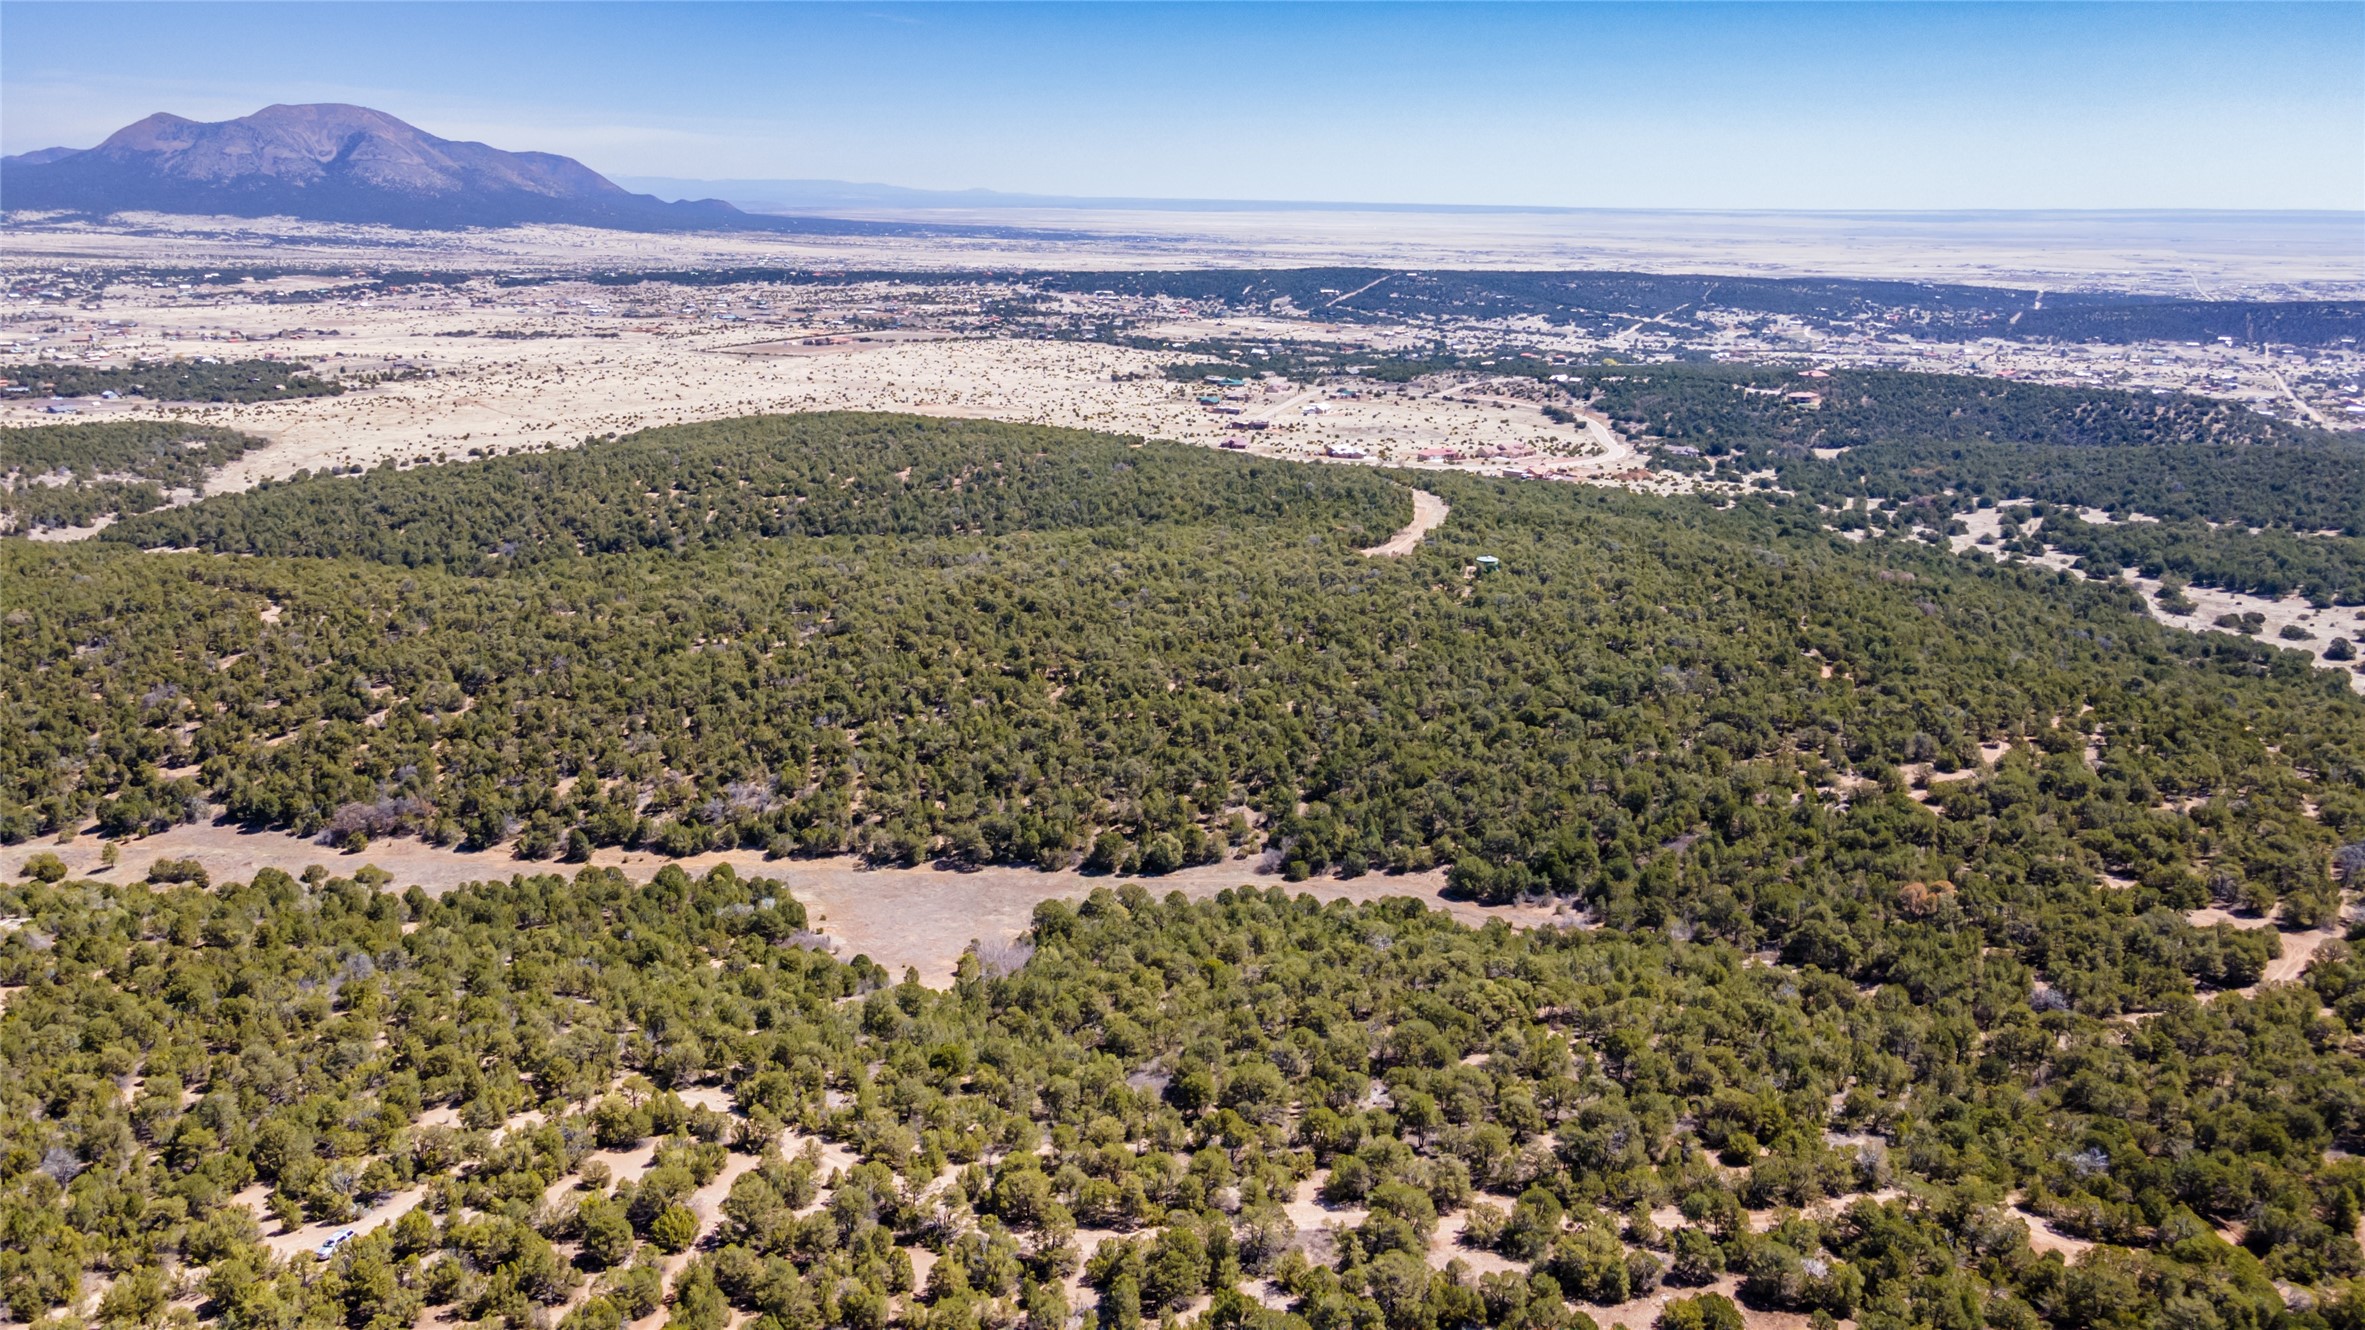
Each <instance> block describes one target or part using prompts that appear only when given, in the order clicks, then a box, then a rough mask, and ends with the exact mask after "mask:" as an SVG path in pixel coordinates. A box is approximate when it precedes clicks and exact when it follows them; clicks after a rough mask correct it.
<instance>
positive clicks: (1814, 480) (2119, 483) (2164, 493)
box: [1732, 440, 2365, 536]
mask: <svg viewBox="0 0 2365 1330" xmlns="http://www.w3.org/2000/svg"><path fill="white" fill-rule="evenodd" d="M1732 465H1733V467H1734V469H1736V470H1762V469H1771V470H1772V471H1774V473H1775V477H1776V479H1775V483H1776V484H1778V485H1779V486H1781V487H1782V488H1783V489H1786V490H1791V491H1793V492H1795V493H1798V494H1801V495H1807V496H1811V497H1813V498H1816V499H1817V500H1819V501H1822V502H1826V503H1831V504H1835V505H1836V504H1840V503H1844V502H1846V501H1847V500H1849V499H1851V498H1863V497H1871V498H1878V499H1884V500H1889V501H1893V502H1897V503H1920V504H1928V505H1933V506H1935V507H1936V508H1937V509H1938V510H1939V511H1941V512H1944V511H1959V510H1961V509H1962V508H1964V507H1967V506H1969V505H1971V504H1972V503H1975V502H1976V501H1977V500H1979V499H1991V500H1997V499H2034V500H2038V501H2040V502H2044V503H2056V504H2071V505H2074V506H2077V507H2080V508H2099V509H2101V510H2102V511H2104V512H2106V513H2111V514H2115V515H2118V516H2121V517H2127V516H2135V515H2142V516H2145V517H2156V518H2159V519H2160V520H2162V521H2165V522H2177V521H2194V520H2199V521H2206V522H2222V523H2230V524H2232V525H2234V526H2240V527H2281V528H2285V529H2288V530H2298V531H2325V530H2331V531H2340V532H2344V533H2346V534H2348V535H2350V536H2358V535H2365V485H2360V484H2359V483H2358V481H2359V477H2360V476H2365V446H2359V445H2357V444H2354V443H2344V442H2338V441H2329V440H2328V441H2326V442H2324V443H2321V444H2315V445H2293V446H2286V447H2274V448H2244V447H2233V448H2227V447H2219V446H2217V445H2215V444H2166V445H2148V444H2135V445H2129V446H2122V447H2115V448H2090V447H2082V446H2079V445H2076V444H2067V445H2060V444H2044V443H2014V444H2011V445H2006V446H1994V445H1983V444H1953V443H1914V442H1883V443H1870V444H1860V445H1858V446H1856V447H1853V448H1850V449H1849V450H1848V451H1847V452H1846V453H1844V454H1842V455H1841V456H1839V457H1834V458H1829V459H1825V458H1818V457H1815V456H1812V455H1810V454H1808V453H1807V452H1805V450H1803V449H1797V448H1789V447H1762V446H1748V447H1745V448H1743V449H1741V450H1740V451H1739V452H1738V453H1736V454H1735V455H1734V457H1733V460H1732Z"/></svg>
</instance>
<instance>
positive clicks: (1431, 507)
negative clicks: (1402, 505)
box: [1363, 490, 1453, 559]
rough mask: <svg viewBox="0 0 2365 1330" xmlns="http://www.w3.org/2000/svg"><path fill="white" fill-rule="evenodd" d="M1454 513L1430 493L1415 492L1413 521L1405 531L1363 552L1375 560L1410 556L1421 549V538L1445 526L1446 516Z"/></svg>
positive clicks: (1441, 500)
mask: <svg viewBox="0 0 2365 1330" xmlns="http://www.w3.org/2000/svg"><path fill="white" fill-rule="evenodd" d="M1452 511H1453V507H1452V505H1450V504H1448V503H1446V501H1445V500H1443V499H1440V498H1438V497H1437V496H1436V495H1434V494H1431V493H1430V492H1429V491H1427V490H1414V491H1413V492H1412V521H1411V522H1409V523H1407V524H1406V525H1405V527H1404V529H1403V530H1401V531H1399V532H1397V533H1396V534H1395V535H1393V536H1390V537H1388V538H1387V539H1386V540H1385V541H1382V542H1381V543H1379V544H1377V545H1374V546H1372V547H1371V548H1370V549H1367V550H1365V551H1363V552H1364V553H1365V554H1368V555H1371V556H1373V557H1375V558H1390V559H1392V558H1395V557H1397V556H1399V555H1405V554H1410V553H1412V552H1413V551H1414V550H1416V549H1419V548H1420V546H1421V537H1423V536H1426V535H1428V534H1429V533H1430V532H1432V531H1435V530H1436V529H1437V528H1439V527H1441V526H1443V525H1445V515H1446V514H1447V513H1449V512H1452Z"/></svg>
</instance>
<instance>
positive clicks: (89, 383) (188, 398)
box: [0, 360, 345, 402]
mask: <svg viewBox="0 0 2365 1330" xmlns="http://www.w3.org/2000/svg"><path fill="white" fill-rule="evenodd" d="M0 379H13V380H15V381H16V382H18V383H22V384H30V385H32V386H35V387H38V388H41V389H42V390H43V391H46V392H52V393H55V394H57V395H58V396H60V397H95V396H97V395H98V394H100V393H104V392H111V393H114V394H116V395H117V396H119V397H144V398H148V399H150V400H151V401H158V402H266V401H277V400H280V399H283V398H290V397H335V396H337V395H338V394H340V393H342V392H344V391H345V385H344V384H343V383H342V382H340V381H338V380H337V379H334V378H331V377H327V376H324V375H319V374H315V373H314V372H313V371H312V368H311V367H310V366H308V365H301V364H292V363H290V362H287V361H281V360H216V361H208V360H135V361H133V362H132V363H130V364H128V365H81V364H73V365H69V364H62V363H59V364H53V363H42V364H35V365H0Z"/></svg>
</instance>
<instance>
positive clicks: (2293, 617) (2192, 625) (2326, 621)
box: [1849, 508, 2365, 693]
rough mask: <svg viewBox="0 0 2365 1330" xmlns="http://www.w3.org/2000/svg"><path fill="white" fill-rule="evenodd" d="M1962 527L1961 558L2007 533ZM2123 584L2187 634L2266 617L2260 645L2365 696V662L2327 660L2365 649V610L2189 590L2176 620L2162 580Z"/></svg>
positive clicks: (1995, 518)
mask: <svg viewBox="0 0 2365 1330" xmlns="http://www.w3.org/2000/svg"><path fill="white" fill-rule="evenodd" d="M2023 516H2025V514H2023ZM2086 519H2087V520H2088V521H2099V520H2101V519H2102V514H2100V513H2092V512H2090V513H2088V514H2086ZM1962 522H1963V525H1964V526H1966V527H1968V528H1969V532H1968V533H1967V534H1965V535H1960V536H1954V537H1952V538H1951V543H1952V545H1953V548H1954V550H1955V551H1956V552H1957V553H1960V552H1962V551H1963V550H1966V549H1978V550H1982V551H1986V552H1988V553H1991V554H1992V553H1994V552H1995V548H1996V547H1994V546H1992V545H1981V544H1979V538H1980V537H1982V536H1994V535H1996V534H1997V533H1998V531H1999V530H2000V529H2001V525H2002V514H2001V512H2000V511H1999V510H1997V509H1994V508H1980V509H1975V510H1973V511H1971V512H1968V513H1964V514H1962ZM1849 534H1851V535H1853V534H1855V533H1853V532H1851V533H1849ZM2028 562H2030V563H2032V564H2036V565H2039V566H2041V567H2045V568H2054V569H2060V570H2064V571H2066V570H2068V569H2069V568H2070V567H2071V566H2072V565H2074V564H2075V563H2076V562H2077V559H2076V557H2075V556H2073V555H2069V554H2064V553H2062V552H2060V551H2059V550H2056V549H2054V548H2053V547H2052V546H2049V545H2048V546H2046V547H2045V553H2043V554H2041V555H2038V556H2036V557H2034V558H2031V559H2029V560H2028ZM2120 578H2121V580H2123V581H2125V582H2126V583H2127V585H2129V586H2131V587H2134V588H2135V589H2136V590H2137V591H2139V592H2140V593H2142V596H2143V604H2144V608H2145V609H2146V610H2148V611H2149V612H2150V614H2151V616H2152V617H2153V618H2155V619H2157V620H2159V621H2160V622H2161V623H2164V624H2167V625H2168V626H2169V627H2171V628H2182V629H2185V630H2186V631H2188V632H2196V633H2224V632H2231V631H2233V630H2231V629H2227V628H2219V627H2218V626H2217V618H2218V616H2220V615H2225V614H2237V615H2238V614H2250V613H2256V614H2261V615H2264V616H2265V620H2266V621H2265V623H2264V625H2263V626H2261V628H2260V629H2259V631H2258V632H2257V633H2256V634H2255V635H2254V636H2255V637H2256V638H2257V640H2259V641H2261V642H2264V643H2266V644H2267V645H2268V646H2273V647H2280V648H2282V649H2284V650H2286V651H2304V652H2306V653H2307V654H2308V655H2309V656H2311V657H2313V658H2314V660H2315V662H2316V664H2317V665H2318V666H2320V667H2322V668H2324V669H2328V670H2335V671H2338V672H2339V673H2340V674H2342V675H2343V676H2345V677H2346V678H2347V680H2348V684H2349V687H2351V688H2354V689H2356V690H2357V691H2358V692H2360V693H2365V673H2359V672H2358V670H2357V669H2356V666H2357V665H2358V664H2360V663H2365V662H2360V661H2348V662H2346V663H2343V662H2341V661H2336V660H2326V659H2325V658H2324V653H2325V652H2326V651H2327V650H2329V649H2330V648H2331V646H2332V639H2334V638H2336V637H2345V638H2348V639H2349V640H2350V641H2352V642H2358V643H2361V644H2365V610H2360V609H2358V608H2357V607H2356V606H2354V605H2348V606H2333V607H2330V608H2327V609H2317V608H2316V607H2315V606H2313V605H2310V604H2309V603H2308V602H2307V601H2306V600H2305V599H2303V598H2301V597H2299V596H2284V597H2282V598H2281V599H2279V600H2273V599H2269V598H2267V597H2265V596H2252V595H2246V594H2244V593H2242V592H2239V591H2216V590H2212V589H2210V588H2208V587H2187V588H2185V592H2184V594H2185V597H2186V598H2187V599H2189V600H2191V601H2192V602H2193V604H2194V606H2195V608H2194V610H2193V612H2192V613H2190V614H2170V613H2168V612H2167V611H2165V610H2163V609H2161V608H2160V602H2159V594H2160V583H2159V581H2158V579H2156V578H2150V577H2143V576H2140V575H2138V574H2137V573H2136V571H2135V570H2134V569H2132V568H2129V569H2125V570H2123V571H2122V572H2121V573H2120ZM2291 624H2296V625H2298V626H2299V627H2300V628H2302V629H2305V630H2306V631H2307V632H2308V633H2310V634H2311V635H2312V636H2311V637H2309V638H2308V639H2307V640H2304V641H2297V642H2294V641H2289V640H2286V639H2285V638H2284V637H2282V636H2281V633H2282V630H2283V628H2284V627H2285V626H2286V625H2291Z"/></svg>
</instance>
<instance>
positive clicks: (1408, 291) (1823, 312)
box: [1027, 268, 2365, 346]
mask: <svg viewBox="0 0 2365 1330" xmlns="http://www.w3.org/2000/svg"><path fill="white" fill-rule="evenodd" d="M1027 280H1028V281H1029V282H1030V283H1032V284H1034V285H1036V286H1038V287H1040V288H1041V289H1044V290H1050V291H1079V292H1093V291H1114V292H1117V293H1120V294H1125V295H1137V296H1170V297H1175V298H1178V299H1185V300H1194V301H1206V302H1211V303H1216V304H1221V305H1225V306H1228V307H1231V308H1235V309H1242V310H1249V311H1254V312H1256V313H1259V314H1262V313H1266V312H1268V310H1269V309H1270V308H1271V306H1272V305H1273V304H1274V303H1275V302H1283V301H1285V302H1287V303H1288V305H1289V306H1291V307H1294V308H1296V309H1300V310H1306V311H1311V312H1316V313H1319V314H1320V315H1321V316H1322V317H1323V318H1326V319H1333V320H1346V321H1353V320H1359V319H1360V320H1389V321H1393V320H1398V319H1406V318H1429V319H1441V320H1465V319H1466V320H1480V319H1494V320H1499V319H1517V318H1540V319H1544V320H1546V321H1548V322H1551V323H1555V324H1563V325H1566V324H1583V323H1597V322H1603V321H1612V320H1616V321H1626V322H1631V321H1633V320H1636V319H1640V320H1643V321H1645V322H1650V323H1658V324H1662V325H1665V326H1668V327H1676V328H1703V327H1705V326H1706V325H1705V324H1704V323H1703V322H1702V321H1701V320H1700V317H1699V316H1700V315H1701V314H1702V313H1703V312H1706V311H1709V310H1718V311H1739V312H1746V313H1763V314H1784V315H1790V316H1793V317H1796V318H1800V319H1804V320H1807V321H1809V322H1811V323H1815V324H1818V325H1826V326H1828V325H1832V324H1839V323H1847V324H1851V325H1871V326H1877V327H1879V328H1883V329H1893V330H1896V331H1899V332H1910V333H1912V334H1913V335H1914V336H1916V337H1920V338H1925V339H1934V340H1940V341H1953V340H1964V339H1969V338H1978V337H2001V338H2009V339H2014V340H2030V341H2033V340H2054V341H2080V342H2085V341H2098V342H2111V343H2123V342H2139V341H2156V340H2167V341H2190V340H2214V339H2216V338H2218V337H2232V338H2235V339H2236V340H2238V341H2241V342H2244V343H2251V344H2255V343H2259V342H2280V343H2286V344H2293V345H2299V346H2331V345H2333V344H2335V343H2337V342H2339V341H2340V340H2341V339H2342V338H2344V337H2356V336H2359V335H2360V334H2361V333H2365V302H2358V301H2272V300H2178V299H2174V298H2170V297H2162V296H2146V295H2131V294H2124V293H2115V292H2114V293H2103V292H2089V293H2077V292H2048V293H2044V294H2043V296H2042V299H2041V300H2040V299H2039V293H2038V292H2036V291H2032V290H2025V289H2013V288H2008V287H1990V286H1964V285H1955V284H1947V283H1938V282H1898V281H1858V280H1851V279H1847V278H1824V277H1733V276H1711V275H1700V274H1694V275H1683V274H1666V273H1637V272H1608V271H1598V272H1582V271H1579V272H1549V271H1531V272H1499V271H1486V272H1470V271H1434V270H1424V271H1421V272H1405V271H1401V270H1390V269H1385V268H1285V269H1205V270H1193V271H1188V272H1120V273H1110V272H1069V273H1040V274H1030V275H1029V276H1028V279H1027Z"/></svg>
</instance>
